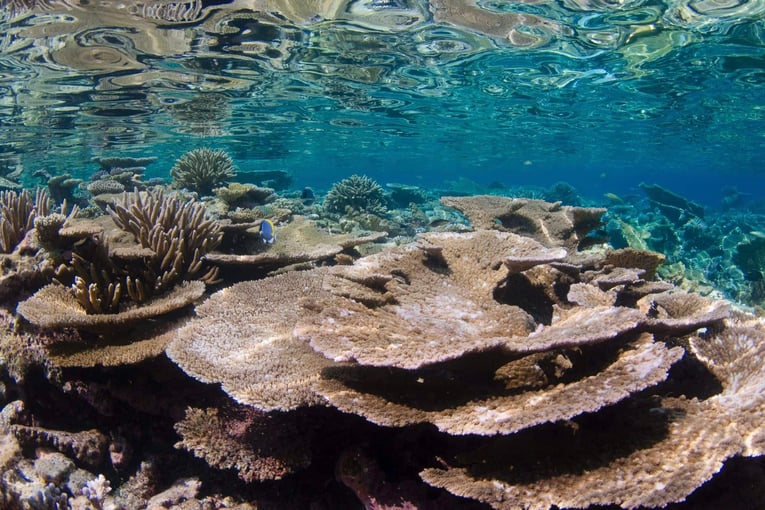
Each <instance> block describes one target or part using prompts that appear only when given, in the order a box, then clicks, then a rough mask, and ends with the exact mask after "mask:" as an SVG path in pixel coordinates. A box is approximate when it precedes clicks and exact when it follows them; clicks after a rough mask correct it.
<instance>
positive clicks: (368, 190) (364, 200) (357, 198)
mask: <svg viewBox="0 0 765 510" xmlns="http://www.w3.org/2000/svg"><path fill="white" fill-rule="evenodd" d="M385 203H386V198H385V192H384V191H383V189H382V187H381V186H380V185H379V184H377V183H376V182H375V181H374V180H373V179H370V178H369V177H367V176H365V175H352V176H350V177H347V178H345V179H343V180H341V181H340V182H337V183H335V184H334V185H333V186H332V188H331V189H330V190H329V192H328V193H327V196H326V197H325V198H324V209H325V210H326V211H329V212H334V213H339V214H348V215H350V214H360V213H372V214H376V215H378V216H382V215H384V214H385V212H386V211H387V207H386V206H385Z"/></svg>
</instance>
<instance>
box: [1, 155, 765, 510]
mask: <svg viewBox="0 0 765 510" xmlns="http://www.w3.org/2000/svg"><path fill="white" fill-rule="evenodd" d="M151 163H152V161H151V160H146V161H131V160H119V159H112V160H101V161H100V164H101V166H102V169H101V170H99V172H98V175H96V176H94V178H93V179H91V180H90V181H89V182H88V183H82V182H81V183H80V184H78V187H77V189H76V191H77V193H74V191H72V190H69V198H70V199H73V200H75V201H76V204H77V205H76V206H74V207H71V206H67V204H66V203H64V204H60V205H56V204H55V203H54V201H52V200H51V199H50V198H49V192H48V191H38V192H37V193H36V195H35V197H33V196H32V195H33V194H32V193H30V192H29V191H26V190H25V191H21V192H17V191H4V192H2V194H0V248H2V252H3V255H2V257H3V265H2V268H3V274H2V276H1V277H0V298H2V300H3V304H4V306H3V308H2V312H1V313H0V316H1V317H2V328H3V335H2V340H1V342H0V361H2V369H3V370H2V387H1V389H2V395H3V399H4V408H3V409H2V411H1V412H0V430H1V431H2V435H0V466H1V467H2V476H1V477H0V489H1V490H0V507H3V508H28V509H43V508H45V509H48V508H54V509H69V508H71V509H140V508H152V509H159V508H179V509H180V508H183V509H202V508H205V509H207V508H210V509H214V508H237V509H241V510H244V509H254V508H311V509H334V508H367V509H383V508H385V509H390V508H422V509H429V508H432V509H436V508H437V509H442V508H446V509H448V508H460V509H462V508H466V509H482V508H495V509H516V508H525V509H540V510H542V509H548V508H588V507H592V506H604V505H605V506H609V505H611V506H614V507H621V508H642V507H664V506H667V505H670V504H673V503H681V502H684V501H686V500H688V503H687V505H691V507H692V505H693V504H694V501H696V500H694V498H699V497H704V498H706V499H707V500H709V501H712V502H713V503H711V504H712V505H713V507H714V505H718V506H717V507H720V508H721V507H724V506H725V505H726V500H725V499H724V498H725V494H726V493H725V492H724V491H720V490H719V486H716V485H715V484H716V483H718V482H717V481H716V480H714V479H713V477H715V475H716V474H717V473H718V472H720V471H721V469H723V467H724V466H726V467H725V470H726V473H729V472H730V470H731V469H734V468H735V464H736V462H738V463H741V462H744V461H742V460H740V459H742V458H749V457H759V456H762V455H763V454H765V427H764V426H763V421H762V418H761V416H762V415H763V413H765V388H764V386H765V373H764V371H765V323H763V321H762V320H761V319H759V318H757V317H756V316H755V315H752V314H749V313H745V312H743V311H740V309H741V307H735V308H734V307H733V306H731V303H729V302H728V301H724V300H721V299H715V298H714V295H710V296H704V295H702V294H701V293H699V292H688V291H687V290H683V288H681V287H687V285H685V284H683V283H682V281H690V278H687V279H686V280H676V281H675V283H677V285H676V284H673V283H671V282H670V281H669V279H667V278H661V275H662V267H663V266H664V265H665V256H664V255H662V254H660V253H657V252H655V251H651V250H649V249H647V246H642V247H636V246H633V245H631V244H630V243H625V244H626V245H625V246H623V247H620V248H618V249H616V248H614V247H613V246H609V245H608V244H607V243H605V242H604V235H605V232H607V231H608V230H609V229H610V230H612V231H613V232H616V230H617V229H618V230H619V232H621V233H623V234H624V236H623V238H624V237H629V235H630V232H631V231H630V230H629V228H628V227H629V224H628V223H627V219H623V220H619V221H622V223H621V224H620V223H615V222H616V220H615V217H614V216H609V217H608V223H609V224H611V226H610V227H604V226H603V220H604V215H612V213H611V212H607V211H606V209H603V208H594V207H574V206H569V205H562V204H561V203H560V202H555V201H544V200H539V199H530V198H509V197H506V196H496V195H475V196H448V193H443V194H442V195H444V196H442V198H441V199H440V200H438V199H435V198H434V197H433V196H432V195H430V194H429V193H426V192H419V191H418V190H417V189H415V187H412V186H408V187H403V186H402V185H391V186H392V189H393V190H394V191H393V193H392V196H393V197H394V198H391V195H389V194H387V193H386V192H385V190H384V189H383V187H382V186H380V185H379V184H378V183H376V182H375V181H374V180H372V179H371V178H369V177H366V176H359V175H354V176H351V177H349V178H347V179H344V180H342V181H340V182H338V183H336V184H335V185H334V186H333V187H332V188H331V189H330V190H329V192H328V193H326V194H325V195H324V199H323V200H320V199H316V200H314V195H313V191H311V194H310V200H308V199H306V193H305V192H290V191H288V190H285V191H280V192H277V191H275V189H274V188H271V187H268V184H269V183H267V182H261V183H258V184H255V183H252V184H241V183H236V182H229V181H231V180H232V179H234V178H235V176H236V174H235V173H234V170H233V163H232V161H231V158H229V157H228V155H227V154H225V153H224V152H223V151H215V150H211V149H199V150H196V151H192V152H191V153H188V154H186V155H184V156H183V157H181V159H180V160H178V162H177V163H176V166H175V167H173V170H172V172H171V175H172V178H173V181H172V184H171V185H169V186H168V185H155V184H154V183H150V182H145V181H144V180H143V178H142V176H143V168H144V167H145V165H147V164H151ZM556 189H563V190H564V191H565V193H567V194H568V195H571V194H572V193H575V191H574V190H573V189H572V188H570V187H566V186H558V188H556ZM645 191H646V193H647V194H648V195H649V196H650V200H651V201H653V202H656V203H657V204H659V205H657V207H656V211H657V212H656V214H657V215H658V214H663V215H668V216H667V218H670V220H669V221H676V222H683V225H686V224H687V223H689V222H691V221H697V219H698V218H699V217H700V211H699V210H698V209H696V208H694V207H693V204H692V203H688V202H684V201H683V200H681V197H677V196H676V195H673V194H668V192H665V191H666V190H661V189H658V188H655V187H650V186H646V187H645ZM201 196H204V197H205V200H204V202H202V201H200V197H201ZM403 197H408V198H403ZM617 198H618V197H617ZM614 200H615V199H614ZM622 206H623V205H622ZM625 218H626V216H625ZM706 221H712V220H708V219H707V220H706ZM413 223H416V224H417V225H419V227H417V229H415V228H414V227H413V226H412V225H413ZM614 225H616V226H614ZM688 228H689V229H690V228H691V227H690V226H689V227H688ZM277 229H278V237H277V236H276V235H275V232H276V230H277ZM633 230H634V228H633ZM266 237H267V239H265V238H266ZM617 237H618V236H617ZM635 239H639V240H640V241H641V242H642V241H644V240H645V237H641V236H640V235H636V236H635ZM264 240H267V241H269V242H263V241H264ZM755 243H756V240H755V241H751V240H750V241H748V242H747V243H746V244H742V246H741V248H740V251H739V252H740V253H745V252H746V250H750V251H753V250H754V247H755ZM754 258H755V257H753V256H750V257H746V260H747V261H748V263H749V265H750V266H751V265H753V264H754V263H753V262H751V261H752V260H753V259H754ZM748 272H749V273H754V272H756V269H752V268H749V269H748ZM734 458H737V459H739V460H733V459H734ZM730 466H733V467H730ZM734 475H735V473H734ZM734 475H730V474H723V475H720V476H721V477H726V476H727V477H728V481H727V482H726V483H734V482H735V480H734V482H731V476H733V477H734V478H735V476H734ZM716 487H717V489H716ZM697 490H698V491H701V492H700V494H702V496H698V494H699V492H697V493H694V491H697ZM747 490H749V491H750V492H752V491H753V492H752V495H751V497H752V498H756V497H757V492H758V491H760V492H761V489H751V488H749V489H747ZM705 491H706V492H705ZM741 497H743V498H746V497H747V496H746V495H744V496H741ZM682 507H683V504H682V503H681V504H680V505H679V506H677V507H676V508H682Z"/></svg>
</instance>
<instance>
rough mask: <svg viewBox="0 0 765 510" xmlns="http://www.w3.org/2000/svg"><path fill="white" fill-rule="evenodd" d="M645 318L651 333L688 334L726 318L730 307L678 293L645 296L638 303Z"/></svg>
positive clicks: (696, 296) (725, 304) (718, 302)
mask: <svg viewBox="0 0 765 510" xmlns="http://www.w3.org/2000/svg"><path fill="white" fill-rule="evenodd" d="M637 304H638V308H640V309H641V310H642V311H643V312H644V313H645V314H646V315H647V316H648V320H647V321H646V324H647V327H648V328H649V329H650V330H651V331H661V332H672V333H675V334H681V333H690V332H693V331H695V330H697V329H699V328H702V327H705V326H709V325H711V324H714V323H719V322H721V321H722V320H723V319H726V318H728V317H729V316H730V313H731V306H730V304H729V303H727V302H725V301H714V300H710V299H707V298H705V297H702V296H699V295H696V294H688V293H685V292H680V291H670V292H662V293H660V294H651V295H648V296H646V297H644V298H642V299H640V301H638V303H637Z"/></svg>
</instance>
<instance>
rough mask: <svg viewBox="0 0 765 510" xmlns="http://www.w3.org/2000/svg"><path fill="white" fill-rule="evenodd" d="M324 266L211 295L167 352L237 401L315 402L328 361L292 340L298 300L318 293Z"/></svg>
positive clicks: (271, 406) (263, 404) (283, 405)
mask: <svg viewBox="0 0 765 510" xmlns="http://www.w3.org/2000/svg"><path fill="white" fill-rule="evenodd" d="M324 274H325V273H324V271H321V270H313V271H308V272H291V273H286V274H284V275H279V276H274V277H269V278H265V279H263V280H256V281H251V282H242V283H238V284H236V285H233V286H231V287H228V288H226V289H223V290H221V291H218V292H216V293H214V294H213V295H212V296H211V297H210V298H209V299H208V300H207V301H205V302H204V303H202V304H201V305H199V306H198V307H197V318H195V319H193V320H192V321H191V322H190V323H189V324H188V325H187V326H185V327H183V328H181V329H180V330H179V331H178V334H177V337H176V339H175V340H173V342H171V344H170V345H169V346H168V348H167V354H168V356H169V357H170V358H171V359H172V360H173V361H174V362H175V363H176V364H178V365H179V366H180V367H181V368H182V369H183V370H184V371H185V372H186V373H187V374H189V375H191V376H192V377H195V378H197V379H199V380H201V381H203V382H208V383H221V385H222V387H223V389H224V391H226V392H227V393H228V394H229V395H231V396H232V397H233V398H234V399H235V400H237V401H238V402H240V403H243V404H248V405H251V406H253V407H256V408H258V409H263V410H288V409H294V408H297V407H300V406H303V405H309V404H318V403H321V399H320V398H319V397H318V396H317V395H316V394H315V392H314V390H313V386H314V385H315V383H316V382H317V381H318V380H319V376H320V372H321V370H322V369H323V368H324V367H326V366H328V365H330V364H331V362H330V361H329V360H327V359H325V358H323V357H322V356H320V355H319V354H317V353H315V352H314V351H312V350H311V348H310V347H308V346H307V345H305V344H304V343H302V342H300V341H298V340H295V339H294V338H293V337H292V330H293V328H294V326H295V323H296V322H297V321H298V318H299V314H300V313H301V307H300V306H299V303H300V301H301V300H302V299H305V298H307V297H312V296H315V295H317V294H318V293H320V292H321V285H322V281H323V279H324Z"/></svg>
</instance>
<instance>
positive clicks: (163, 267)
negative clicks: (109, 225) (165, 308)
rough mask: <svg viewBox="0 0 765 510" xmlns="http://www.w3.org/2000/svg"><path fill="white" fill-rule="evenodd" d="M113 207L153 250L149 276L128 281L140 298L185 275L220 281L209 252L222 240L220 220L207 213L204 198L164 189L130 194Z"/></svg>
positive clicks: (130, 289)
mask: <svg viewBox="0 0 765 510" xmlns="http://www.w3.org/2000/svg"><path fill="white" fill-rule="evenodd" d="M108 212H109V214H110V215H111V217H112V219H113V220H114V223H116V224H117V226H118V227H120V228H121V229H122V230H125V231H126V232H130V233H131V234H133V236H134V238H135V241H137V242H138V243H139V244H140V245H141V247H142V248H144V249H149V250H151V251H152V252H153V256H152V257H151V258H150V260H149V263H148V264H147V266H148V267H147V268H146V270H145V273H144V275H143V277H142V278H140V279H139V278H135V277H134V278H132V279H131V278H128V280H127V281H126V290H127V292H128V294H130V295H131V298H132V299H133V300H134V301H137V302H141V301H143V300H145V299H147V298H148V297H149V296H151V295H154V294H158V293H161V292H163V291H165V290H167V289H169V288H171V287H172V286H173V285H174V284H175V283H176V282H178V281H179V280H182V279H191V278H197V279H200V280H202V281H204V282H207V283H212V282H214V281H215V279H216V274H217V270H216V268H215V267H207V266H206V265H205V261H204V256H205V254H207V253H209V252H211V251H213V250H214V249H215V248H216V247H217V246H218V245H219V244H220V241H221V233H220V226H219V224H218V223H217V222H216V221H215V220H212V219H209V218H207V217H206V216H205V208H204V206H203V205H202V204H200V203H198V202H195V201H194V200H187V201H185V202H184V201H183V200H181V199H180V198H179V197H174V196H169V195H165V194H164V193H163V192H162V190H161V189H160V190H157V191H154V192H152V193H146V194H141V193H133V194H125V195H124V196H123V200H122V203H121V204H115V206H114V208H113V209H111V208H110V209H109V210H108Z"/></svg>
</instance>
